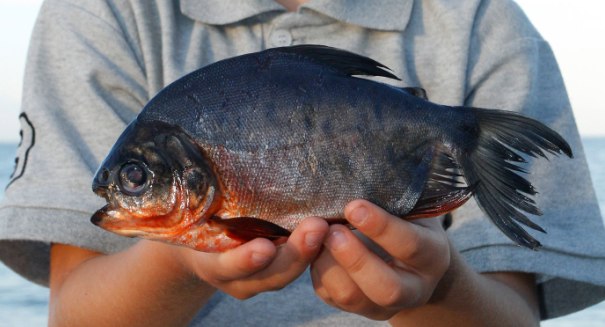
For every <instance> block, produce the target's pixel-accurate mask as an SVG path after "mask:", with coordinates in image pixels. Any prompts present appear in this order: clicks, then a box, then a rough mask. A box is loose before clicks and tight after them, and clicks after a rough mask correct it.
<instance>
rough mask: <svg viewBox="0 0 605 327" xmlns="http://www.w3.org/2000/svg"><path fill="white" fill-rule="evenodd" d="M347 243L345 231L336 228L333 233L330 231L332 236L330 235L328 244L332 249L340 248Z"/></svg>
mask: <svg viewBox="0 0 605 327" xmlns="http://www.w3.org/2000/svg"><path fill="white" fill-rule="evenodd" d="M346 243H347V238H346V236H345V234H343V232H341V231H339V230H335V231H333V232H332V233H330V236H328V240H327V242H326V245H327V246H328V247H329V248H330V249H331V250H338V249H339V248H341V247H343V246H345V245H346Z"/></svg>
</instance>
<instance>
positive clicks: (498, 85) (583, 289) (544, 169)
mask: <svg viewBox="0 0 605 327" xmlns="http://www.w3.org/2000/svg"><path fill="white" fill-rule="evenodd" d="M475 17H476V21H475V25H474V30H473V33H472V37H471V44H470V49H471V50H470V54H469V64H468V75H467V76H468V80H467V95H466V105H467V106H471V107H480V108H495V109H510V110H515V111H518V112H520V113H522V114H524V115H526V116H529V117H531V118H534V119H536V120H538V121H541V122H543V123H545V124H546V125H548V126H549V127H551V128H552V129H554V130H555V131H557V132H558V133H560V134H561V135H562V136H563V137H564V138H565V139H566V140H567V141H568V142H569V144H570V146H571V148H572V150H573V153H574V158H573V159H569V158H567V157H565V156H564V155H562V156H559V157H556V158H555V157H553V156H549V159H548V160H546V159H544V158H539V159H535V160H534V159H532V158H527V159H528V160H529V161H530V164H529V165H527V166H525V167H527V168H528V170H529V174H527V175H525V174H524V177H525V178H527V179H528V180H529V181H530V182H532V184H533V185H534V186H535V188H536V189H537V191H538V192H539V193H538V194H537V195H536V196H535V200H536V202H537V204H538V206H539V207H540V208H541V209H542V211H543V212H544V214H543V215H542V216H539V217H537V216H531V215H530V217H531V219H532V220H533V221H534V222H536V223H538V224H539V225H540V226H542V227H543V228H544V229H545V230H546V232H547V234H542V233H539V232H534V231H532V230H530V234H532V235H533V236H534V237H535V238H536V239H538V240H539V241H540V242H541V243H542V244H543V247H542V248H541V249H539V250H538V251H532V250H528V249H525V248H522V247H519V246H517V245H515V244H513V243H512V241H510V240H509V239H508V238H506V237H505V236H504V234H503V233H501V232H500V231H499V230H498V229H497V228H496V227H495V226H494V225H493V224H492V223H491V222H490V221H489V219H487V217H485V215H484V213H483V212H482V211H481V210H480V209H479V208H478V206H477V204H476V203H475V202H474V200H471V201H469V203H467V204H466V205H465V206H463V207H461V208H460V209H458V210H456V211H455V212H454V213H453V220H452V221H453V223H452V225H451V227H450V228H449V229H448V233H449V235H450V237H451V238H452V240H453V242H454V244H455V246H456V247H457V248H458V249H459V251H460V252H461V253H462V254H463V256H464V257H465V258H466V260H467V261H468V262H469V263H470V264H471V265H472V266H473V267H474V268H475V269H476V270H477V271H479V272H496V271H517V272H528V273H535V274H536V275H537V280H538V292H539V296H540V298H541V305H542V308H541V311H542V312H541V313H542V318H543V319H546V318H552V317H556V316H561V315H564V314H567V313H570V312H573V311H577V310H580V309H582V308H585V307H587V306H589V305H591V304H594V303H597V302H599V301H602V300H603V298H604V297H605V274H603V273H602V272H603V271H605V230H604V228H603V220H602V218H601V215H600V211H599V207H598V202H597V200H596V196H595V192H594V189H593V186H592V182H591V178H590V173H589V170H588V166H587V163H586V158H585V155H584V152H583V148H582V143H581V140H580V136H579V134H578V131H577V128H576V124H575V121H574V117H573V113H572V109H571V106H570V103H569V100H568V96H567V93H566V90H565V85H564V83H563V79H562V76H561V73H560V71H559V68H558V65H557V63H556V60H555V57H554V55H553V53H552V51H551V48H550V46H549V45H548V43H547V42H545V41H544V40H543V39H542V37H541V36H540V35H539V34H538V32H537V31H536V30H535V29H534V28H533V26H532V25H531V24H530V23H529V21H528V20H527V18H526V17H525V16H524V14H523V13H522V12H521V10H520V9H519V8H518V7H517V6H516V5H515V4H514V3H513V2H512V1H510V2H509V1H483V2H482V5H481V6H480V7H479V9H478V11H477V15H476V16H475ZM526 229H528V228H526Z"/></svg>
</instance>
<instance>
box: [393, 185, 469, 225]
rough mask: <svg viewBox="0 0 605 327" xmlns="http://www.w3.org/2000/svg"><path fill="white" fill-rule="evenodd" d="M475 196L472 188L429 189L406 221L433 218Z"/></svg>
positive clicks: (407, 216)
mask: <svg viewBox="0 0 605 327" xmlns="http://www.w3.org/2000/svg"><path fill="white" fill-rule="evenodd" d="M472 195H473V188H472V187H447V186H443V187H442V188H439V189H433V188H427V189H425V191H424V192H423V193H422V195H421V197H420V199H418V202H416V205H415V206H414V208H412V210H411V211H410V212H408V214H407V215H405V216H404V217H403V218H404V219H418V218H431V217H437V216H441V215H444V214H446V213H448V212H450V211H453V210H455V209H457V208H458V207H460V206H462V205H463V204H464V203H466V201H468V199H470V197H471V196H472Z"/></svg>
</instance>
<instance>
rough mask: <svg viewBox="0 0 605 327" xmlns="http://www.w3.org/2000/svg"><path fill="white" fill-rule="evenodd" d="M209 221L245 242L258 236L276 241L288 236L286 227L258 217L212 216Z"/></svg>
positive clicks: (230, 235) (228, 234)
mask: <svg viewBox="0 0 605 327" xmlns="http://www.w3.org/2000/svg"><path fill="white" fill-rule="evenodd" d="M211 221H212V223H213V224H215V225H220V226H221V227H222V228H224V229H225V233H226V234H227V236H229V237H231V238H233V239H236V240H239V241H242V242H247V241H250V240H253V239H255V238H258V237H262V238H267V239H269V240H271V241H277V240H279V239H280V238H287V237H288V236H290V231H288V230H287V229H285V228H283V227H281V226H279V225H276V224H274V223H272V222H269V221H266V220H262V219H259V218H253V217H237V218H228V219H223V218H220V217H212V218H211Z"/></svg>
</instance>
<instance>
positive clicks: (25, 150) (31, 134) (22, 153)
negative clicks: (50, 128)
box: [6, 113, 36, 188]
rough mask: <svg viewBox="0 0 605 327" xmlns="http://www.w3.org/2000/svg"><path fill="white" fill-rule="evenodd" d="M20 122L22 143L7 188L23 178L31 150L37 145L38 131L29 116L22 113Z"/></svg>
mask: <svg viewBox="0 0 605 327" xmlns="http://www.w3.org/2000/svg"><path fill="white" fill-rule="evenodd" d="M19 122H20V123H21V131H20V132H19V135H20V136H21V141H20V142H19V147H18V149H17V157H16V158H15V169H14V170H13V173H12V174H11V175H10V182H8V184H7V185H6V188H8V187H9V186H10V185H11V184H12V183H13V182H14V181H16V180H17V179H19V178H21V176H23V173H24V172H25V167H26V166H27V158H28V156H29V150H31V148H32V147H33V146H34V143H36V131H35V130H34V125H33V124H32V122H31V121H30V120H29V118H28V117H27V114H25V113H21V115H19Z"/></svg>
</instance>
